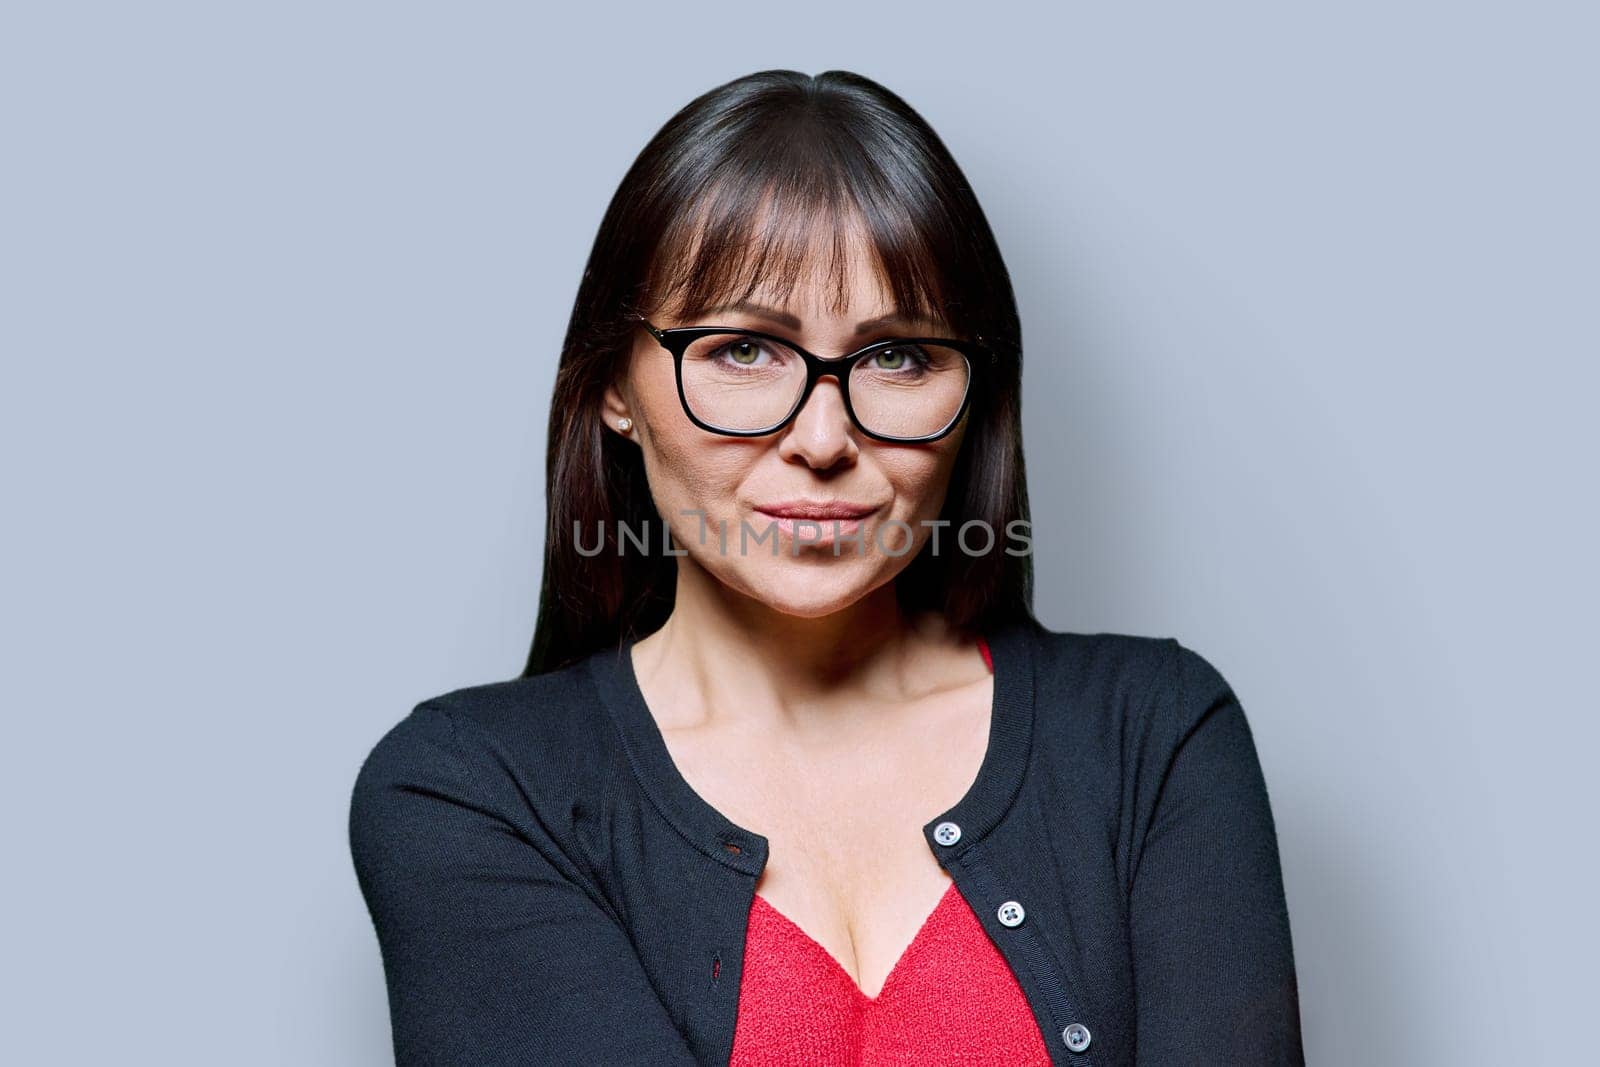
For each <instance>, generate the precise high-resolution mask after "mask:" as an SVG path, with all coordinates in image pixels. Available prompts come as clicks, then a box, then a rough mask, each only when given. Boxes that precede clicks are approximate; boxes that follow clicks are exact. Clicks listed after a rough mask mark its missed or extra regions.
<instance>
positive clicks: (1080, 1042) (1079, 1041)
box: [1061, 1023, 1089, 1052]
mask: <svg viewBox="0 0 1600 1067" xmlns="http://www.w3.org/2000/svg"><path fill="white" fill-rule="evenodd" d="M1061 1039H1062V1040H1063V1041H1065V1042H1066V1043H1067V1047H1068V1048H1070V1049H1071V1050H1072V1051H1074V1052H1082V1051H1083V1050H1084V1049H1086V1048H1088V1047H1089V1028H1088V1027H1087V1026H1085V1025H1083V1024H1082V1023H1073V1024H1072V1025H1071V1026H1069V1027H1067V1028H1066V1029H1065V1030H1063V1031H1061Z"/></svg>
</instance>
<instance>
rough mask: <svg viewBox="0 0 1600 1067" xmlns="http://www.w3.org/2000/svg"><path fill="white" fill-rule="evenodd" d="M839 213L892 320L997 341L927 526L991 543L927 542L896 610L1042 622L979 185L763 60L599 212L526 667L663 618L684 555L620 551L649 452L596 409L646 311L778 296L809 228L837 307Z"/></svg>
mask: <svg viewBox="0 0 1600 1067" xmlns="http://www.w3.org/2000/svg"><path fill="white" fill-rule="evenodd" d="M847 223H850V224H853V225H855V226H856V227H858V228H859V230H861V231H864V233H865V235H866V240H867V242H868V243H869V244H870V246H871V251H872V254H873V258H874V260H875V266H876V267H877V268H878V270H879V274H880V281H881V282H882V284H883V285H884V286H885V289H886V291H888V292H890V293H892V294H893V296H894V299H895V305H896V309H897V310H899V311H900V312H902V313H904V314H908V315H912V314H914V315H919V316H922V317H925V318H929V319H932V320H933V321H936V322H943V323H945V324H947V326H948V327H949V328H950V329H951V330H953V331H955V334H956V335H957V336H962V337H968V338H976V339H979V340H981V341H982V342H983V343H984V344H985V345H986V346H987V347H988V349H989V351H990V352H991V353H992V362H991V364H990V365H988V366H984V367H979V368H976V371H975V374H974V380H973V385H972V399H971V408H970V411H969V414H968V416H967V418H968V422H967V428H966V432H965V435H964V438H963V440H962V443H961V446H960V451H959V453H958V455H957V457H956V461H955V465H954V469H953V470H952V473H951V480H950V484H949V486H948V489H947V492H946V496H945V503H944V507H943V510H942V511H941V513H940V516H939V518H940V519H942V520H945V521H948V522H949V523H950V525H949V526H948V527H946V528H945V531H946V534H945V535H941V537H942V538H943V537H945V536H947V535H948V536H953V535H954V534H955V533H956V532H957V531H958V530H959V529H960V528H961V526H962V524H963V523H966V522H971V521H973V520H980V521H982V522H985V523H987V524H988V529H989V530H990V531H993V534H994V546H995V547H994V548H993V549H992V550H991V551H988V552H984V553H981V554H968V553H966V552H952V551H949V550H947V549H945V548H944V546H942V545H941V551H940V552H938V553H933V552H930V551H928V546H927V545H924V546H923V550H922V551H920V552H919V553H918V555H917V556H916V557H915V558H914V559H913V560H912V561H911V562H910V563H909V564H907V566H906V568H905V570H903V571H902V572H901V573H900V574H899V575H898V576H897V578H896V579H895V591H896V597H897V599H898V600H899V602H900V604H901V606H902V607H903V608H904V609H905V610H906V611H907V612H908V613H909V612H912V611H919V610H927V609H934V610H938V611H940V612H942V613H943V614H944V616H945V618H946V619H947V621H948V622H949V624H950V625H951V626H952V627H953V628H957V629H960V630H962V631H964V632H969V633H983V632H985V631H986V630H987V629H988V628H990V627H994V626H998V625H1000V624H1003V623H1005V622H1008V621H1011V620H1014V619H1018V618H1031V617H1032V602H1033V563H1032V556H1031V555H1030V554H1027V553H1025V552H1024V553H1018V554H1014V553H1012V552H1009V551H1006V550H1004V549H1003V548H1001V547H1000V546H1003V545H1004V544H1005V540H1004V539H1005V538H1006V536H1007V533H1008V531H1013V530H1014V529H1015V528H1014V526H1013V524H1015V523H1018V522H1020V523H1023V524H1027V523H1028V522H1029V512H1028V494H1027V476H1026V472H1025V470H1024V467H1023V459H1022V421H1021V410H1022V398H1021V388H1022V338H1021V332H1022V331H1021V325H1020V323H1019V321H1018V316H1017V307H1016V298H1015V295H1014V294H1013V293H1012V289H1011V280H1010V275H1009V274H1008V272H1007V271H1006V267H1005V263H1004V261H1003V260H1002V259H1001V256H1000V249H999V246H998V245H997V244H996V242H995V239H994V234H993V233H992V231H991V230H990V228H989V223H988V220H987V219H986V218H985V217H984V214H983V211H982V209H981V208H980V207H979V206H978V201H977V197H976V196H975V195H974V193H973V191H972V188H971V186H970V185H969V184H968V183H967V180H966V178H965V176H964V175H963V174H962V173H961V169H960V168H959V167H958V166H957V165H956V162H955V160H954V159H953V158H952V157H951V155H950V152H949V151H948V150H947V149H946V148H945V146H944V143H943V142H942V141H940V139H939V137H938V136H937V135H936V134H935V133H934V132H933V130H932V128H930V127H929V126H928V124H927V123H926V122H925V121H924V120H923V118H922V117H921V116H920V115H918V114H917V113H916V112H915V111H913V110H912V109H911V107H910V106H909V105H908V104H906V102H905V101H903V100H902V99H900V97H898V96H896V95H895V94H894V93H892V92H890V91H889V90H888V89H886V88H884V87H883V86H881V85H879V84H878V83H877V82H874V81H872V80H870V79H868V78H865V77H862V76H861V75H858V74H853V73H850V72H848V71H838V70H833V71H827V72H825V73H822V74H818V75H815V76H812V75H808V74H802V73H800V72H798V71H792V70H767V71H760V72H758V73H755V74H750V75H747V76H745V77H742V78H737V79H735V80H733V81H730V82H728V83H726V84H724V85H720V86H718V87H716V88H714V89H712V90H710V91H708V92H706V93H704V94H702V95H701V96H699V97H697V98H695V99H694V100H692V101H690V102H689V103H688V104H687V105H685V106H684V107H683V108H682V109H681V110H680V111H679V112H678V113H677V114H675V115H673V116H672V118H671V119H669V120H668V121H667V123H666V124H665V125H664V126H663V127H662V128H661V129H660V130H659V131H658V132H657V133H656V135H655V136H654V137H653V138H651V140H650V142H649V143H648V144H647V145H645V147H644V149H643V151H641V152H640V153H639V156H638V158H637V159H635V160H634V162H633V165H632V166H631V167H630V168H629V169H628V172H627V174H626V175H624V177H623V179H622V182H621V184H620V185H619V186H618V187H617V191H616V193H615V194H614V195H613V196H612V198H611V203H610V205H609V206H608V207H607V209H606V213H605V217H604V218H603V219H602V220H601V223H600V230H599V233H598V235H597V236H596V237H595V242H594V247H593V249H592V250H591V251H590V254H589V261H588V264H587V265H586V266H585V268H584V272H583V279H582V281H581V282H580V283H579V286H578V294H577V299H576V301H575V302H574V304H573V309H572V317H571V319H570V321H569V322H568V325H567V333H566V339H565V341H564V342H563V344H562V351H561V363H560V366H559V368H558V370H557V373H556V384H555V394H554V397H553V399H552V401H551V404H550V434H549V448H548V453H547V466H546V481H545V492H546V494H547V502H548V509H547V511H548V526H547V529H546V534H545V559H544V582H543V588H542V591H541V593H540V598H539V617H538V620H537V622H536V623H535V626H534V635H533V645H532V648H531V650H530V651H529V654H528V662H527V667H526V669H525V670H524V672H523V677H528V676H532V675H536V674H543V673H545V672H547V671H552V670H557V669H559V668H561V667H565V666H567V665H569V664H571V663H574V662H576V661H578V660H580V659H583V658H584V657H585V656H587V655H589V654H590V653H592V652H595V651H598V650H600V649H604V648H609V647H611V646H612V645H614V644H616V643H618V642H619V641H620V640H621V639H622V638H623V637H625V636H631V637H642V636H644V635H645V634H648V633H650V632H652V631H654V630H655V629H657V628H658V627H659V626H661V624H662V623H664V622H665V621H666V618H667V616H668V615H669V614H670V613H671V611H672V604H673V599H674V594H675V591H676V585H677V563H676V556H674V555H671V554H668V553H667V552H665V551H662V550H661V548H660V546H657V545H651V546H649V547H648V548H647V549H645V550H641V549H640V548H639V547H638V545H637V542H636V541H634V540H632V539H631V538H630V539H629V542H628V544H627V545H626V547H624V546H622V545H621V544H619V539H618V536H617V532H618V528H619V526H620V527H621V528H623V529H628V530H640V529H650V528H653V525H654V523H655V522H656V521H657V520H658V518H659V516H658V515H657V514H656V509H655V505H654V503H653V501H652V497H651V495H650V489H649V484H648V482H647V481H646V478H645V469H644V463H643V459H642V456H641V453H640V449H639V447H638V446H637V445H636V444H634V443H633V442H632V441H629V440H626V439H624V438H623V437H621V436H620V435H618V434H615V433H612V432H611V431H610V430H609V429H608V428H607V427H606V426H605V425H604V421H603V419H602V411H601V405H602V399H603V395H604V392H605V389H606V387H607V386H608V385H609V384H610V383H611V382H612V381H614V380H615V379H616V378H617V377H618V375H619V374H620V373H621V371H622V370H623V369H624V367H625V366H626V363H625V361H626V360H627V359H628V357H629V355H630V354H631V352H632V349H633V342H634V339H635V336H636V334H635V332H634V331H635V330H636V329H638V328H639V327H638V326H637V318H638V316H640V315H646V314H648V313H649V312H650V311H651V310H654V309H656V308H659V307H662V306H664V305H665V304H666V303H667V302H668V301H672V302H673V303H674V305H675V306H677V307H680V308H682V309H683V313H684V314H685V315H686V316H690V315H693V314H695V313H696V312H697V311H701V310H704V309H707V308H710V307H713V306H715V305H716V304H719V303H724V302H728V301H731V300H737V299H741V298H744V297H748V296H749V295H750V294H751V293H752V292H754V291H755V289H757V288H758V287H760V288H770V289H772V290H774V291H776V292H778V293H786V292H789V291H790V290H791V288H792V286H793V285H794V284H795V282H796V280H797V279H798V278H799V277H800V276H801V275H802V274H803V273H805V272H808V271H811V270H814V269H815V266H816V265H815V263H814V261H812V259H811V257H812V255H813V252H814V249H815V248H816V247H817V242H816V234H817V232H818V226H819V225H821V226H830V227H832V228H833V229H832V232H833V234H834V235H835V237H834V240H833V242H832V245H831V247H832V249H833V256H832V262H831V264H830V268H831V275H830V276H831V278H832V280H833V282H834V284H835V286H836V291H837V293H838V294H839V296H838V299H840V300H841V301H842V300H843V299H844V295H843V294H844V293H846V292H847V271H846V269H845V263H846V257H845V254H844V253H845V251H846V248H847V246H846V244H845V242H844V241H843V239H842V236H841V235H842V234H844V232H845V230H846V224H847ZM824 232H827V231H824ZM1022 528H1023V529H1026V526H1025V525H1024V526H1023V527H1022ZM580 538H581V543H582V545H583V547H584V551H583V552H580V551H578V546H579V544H580V540H579V539H580ZM652 540H654V539H652ZM596 543H598V545H599V546H600V550H599V551H598V552H596V551H595V549H594V546H595V544H596Z"/></svg>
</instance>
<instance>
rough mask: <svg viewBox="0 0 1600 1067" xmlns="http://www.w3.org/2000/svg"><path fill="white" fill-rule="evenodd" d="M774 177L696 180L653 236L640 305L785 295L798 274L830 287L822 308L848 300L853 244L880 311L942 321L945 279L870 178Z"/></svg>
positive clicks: (698, 305) (699, 308) (929, 250)
mask: <svg viewBox="0 0 1600 1067" xmlns="http://www.w3.org/2000/svg"><path fill="white" fill-rule="evenodd" d="M816 168H817V162H816V161H815V160H812V161H811V168H810V173H809V174H804V173H803V174H800V175H798V176H792V175H793V172H792V171H791V172H790V175H791V176H784V175H783V174H782V173H781V170H782V164H781V163H778V164H773V163H768V165H767V168H764V169H777V170H779V171H780V174H777V175H774V174H770V173H762V172H760V171H755V170H750V169H744V170H740V171H739V172H737V173H736V174H735V175H734V176H731V177H725V178H723V179H721V180H719V181H717V182H715V183H714V184H711V185H709V186H708V187H706V191H705V192H704V193H703V194H702V195H701V196H700V197H699V198H698V199H697V200H696V202H694V203H693V204H692V205H691V206H690V208H689V210H687V211H685V212H684V213H683V214H681V215H679V216H678V217H677V219H676V220H674V223H673V224H672V225H671V226H670V227H669V228H668V229H667V231H666V232H665V233H664V234H663V236H662V240H661V243H660V245H659V247H658V251H657V254H656V256H655V259H654V261H653V262H652V264H651V269H650V272H649V278H650V280H649V282H648V283H647V285H646V287H645V293H646V299H645V303H646V306H648V307H649V308H651V309H653V310H664V311H666V312H668V313H670V314H672V315H674V316H677V317H679V318H682V319H692V318H695V317H696V316H698V315H701V314H703V313H705V312H707V311H708V310H709V309H711V308H715V307H720V306H724V305H727V304H733V303H740V302H744V301H747V300H751V299H753V298H755V297H756V296H757V294H761V296H762V297H763V299H764V301H765V302H772V303H776V304H778V305H780V306H782V305H785V304H787V303H788V301H789V299H790V297H791V295H792V293H793V292H794V289H795V287H796V286H797V285H799V284H801V283H802V281H815V282H817V283H819V285H820V286H821V287H822V288H823V291H824V292H828V293H829V294H830V297H831V300H830V304H829V306H828V310H831V311H833V312H834V313H836V314H842V313H843V312H844V311H845V310H846V309H847V308H848V306H849V300H850V293H851V287H852V282H853V280H854V279H853V278H852V277H851V264H852V261H853V260H852V255H851V253H852V252H853V251H854V246H855V245H857V244H859V245H860V246H861V247H862V248H864V250H865V251H866V253H867V255H866V259H867V261H868V262H870V263H871V264H872V266H873V270H874V273H875V275H876V277H875V281H876V282H877V286H878V290H879V292H880V293H881V294H883V296H884V297H886V298H887V303H888V306H889V309H890V310H891V311H892V312H894V313H898V314H900V315H902V316H904V317H906V318H912V319H920V320H927V321H932V322H937V323H947V322H948V320H949V314H948V310H947V308H948V306H949V304H950V301H949V299H948V296H947V294H948V293H950V292H951V291H952V288H953V280H952V279H951V278H950V277H949V276H948V274H947V272H946V271H944V270H941V269H940V265H941V263H944V262H946V261H945V260H944V259H942V258H941V256H940V255H939V253H938V251H937V249H936V246H935V244H934V242H933V241H932V240H930V238H929V231H930V230H931V231H933V232H937V231H938V228H939V222H938V221H934V220H930V222H931V223H932V224H931V225H923V226H919V225H917V224H916V220H914V219H913V218H912V217H911V216H910V214H909V213H908V212H906V211H905V210H904V209H903V208H896V207H895V206H894V205H892V204H891V203H888V202H887V200H888V198H887V197H885V196H883V195H882V193H881V191H880V190H879V189H878V188H875V187H874V183H871V182H864V181H862V180H861V178H862V177H863V176H862V175H859V174H855V173H852V172H851V171H849V170H847V169H844V168H842V167H841V168H839V169H834V170H830V171H818V170H817V169H816Z"/></svg>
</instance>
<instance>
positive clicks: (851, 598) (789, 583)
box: [744, 557, 878, 619]
mask: <svg viewBox="0 0 1600 1067" xmlns="http://www.w3.org/2000/svg"><path fill="white" fill-rule="evenodd" d="M774 562H777V563H778V566H777V567H774V568H771V569H767V568H763V573H761V574H759V575H751V576H750V579H751V580H749V581H747V582H745V583H744V585H745V588H746V589H748V590H749V595H750V596H751V597H752V598H754V599H756V600H759V601H761V603H763V604H765V605H767V606H768V607H770V608H771V609H772V610H774V611H781V612H783V613H784V614H785V615H794V616H797V617H799V618H802V619H819V618H822V617H823V616H826V615H832V614H833V613H834V612H837V611H843V610H844V609H845V608H847V607H849V606H850V605H851V604H854V603H855V602H856V601H858V600H860V599H861V598H862V597H864V596H866V595H867V594H868V593H870V592H872V590H873V589H874V588H876V587H877V584H878V583H877V582H875V581H873V580H872V579H873V578H875V577H876V574H874V573H873V572H871V571H869V570H867V569H864V568H852V569H850V570H849V571H848V573H847V572H846V570H845V569H844V568H842V567H839V568H836V570H837V573H836V574H828V573H826V572H825V571H822V570H820V569H819V568H818V567H816V566H814V565H813V566H807V565H805V563H804V561H789V563H790V565H789V566H788V567H783V566H782V563H781V561H774ZM828 562H829V563H833V564H838V563H843V562H844V561H843V560H834V559H832V558H831V557H830V558H829V559H828ZM797 563H798V565H797ZM780 572H786V573H780Z"/></svg>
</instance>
